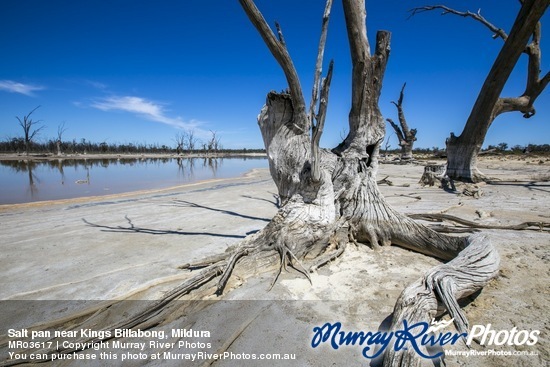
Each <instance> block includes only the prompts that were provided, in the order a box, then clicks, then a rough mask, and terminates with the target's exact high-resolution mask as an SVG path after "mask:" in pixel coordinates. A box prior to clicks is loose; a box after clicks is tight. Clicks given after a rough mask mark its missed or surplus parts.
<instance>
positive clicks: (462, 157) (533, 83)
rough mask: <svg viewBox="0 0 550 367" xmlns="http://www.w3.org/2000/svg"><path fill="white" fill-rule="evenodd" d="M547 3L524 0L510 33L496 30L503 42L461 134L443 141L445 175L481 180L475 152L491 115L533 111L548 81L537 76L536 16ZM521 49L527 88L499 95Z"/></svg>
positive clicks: (463, 179)
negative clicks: (525, 62) (519, 92)
mask: <svg viewBox="0 0 550 367" xmlns="http://www.w3.org/2000/svg"><path fill="white" fill-rule="evenodd" d="M548 4H549V2H548V1H547V0H525V1H524V2H523V5H522V7H521V10H520V12H519V14H518V16H517V18H516V20H515V22H514V25H513V26H512V30H511V31H510V35H508V36H507V35H506V34H504V33H503V32H502V31H500V33H498V36H500V37H503V38H504V39H505V42H504V45H503V47H502V49H501V50H500V53H499V54H498V56H497V58H496V60H495V62H494V64H493V67H492V68H491V70H490V72H489V74H488V75H487V78H486V79H485V82H484V84H483V86H482V88H481V91H480V92H479V95H478V98H477V100H476V102H475V104H474V107H473V109H472V111H471V113H470V116H469V117H468V120H467V122H466V126H465V127H464V130H463V131H462V133H461V134H460V136H458V137H457V136H455V135H454V134H452V133H451V136H450V137H449V138H448V139H447V142H446V144H447V175H448V176H449V177H450V178H453V179H457V180H462V181H467V182H479V181H482V180H484V179H485V177H484V175H483V174H482V173H481V172H480V171H479V170H478V169H477V156H478V154H479V151H480V150H481V146H482V144H483V141H484V140H485V136H486V135H487V131H488V130H489V127H490V126H491V124H492V123H493V121H494V119H495V118H496V117H497V116H498V115H499V114H501V113H503V112H509V111H521V112H523V113H524V117H530V116H532V115H533V114H534V108H533V103H534V101H535V99H536V98H537V97H538V96H539V94H540V93H541V92H542V91H543V90H544V88H545V87H546V85H547V84H548V82H549V81H550V75H549V74H546V76H545V77H544V78H542V79H539V75H540V24H539V20H540V19H541V17H542V15H543V14H544V12H545V10H546V9H547V8H548ZM447 11H448V10H447ZM455 14H456V12H455ZM476 19H477V18H476ZM482 19H483V18H482ZM483 20H484V19H483ZM484 24H485V23H484ZM531 35H533V41H532V42H531V44H530V45H528V46H526V45H527V42H528V41H529V37H530V36H531ZM522 52H526V53H527V54H528V56H529V69H528V77H527V79H528V80H527V87H526V90H525V92H524V94H523V95H522V96H520V97H518V98H500V94H501V92H502V90H503V88H504V85H505V84H506V82H507V80H508V78H509V76H510V74H511V73H512V70H513V69H514V67H515V65H516V63H517V61H518V59H519V56H520V55H521V53H522Z"/></svg>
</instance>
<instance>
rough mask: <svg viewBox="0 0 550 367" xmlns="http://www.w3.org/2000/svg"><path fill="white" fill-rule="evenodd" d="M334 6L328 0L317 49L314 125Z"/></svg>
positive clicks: (310, 106)
mask: <svg viewBox="0 0 550 367" xmlns="http://www.w3.org/2000/svg"><path fill="white" fill-rule="evenodd" d="M331 7H332V0H327V3H326V5H325V11H324V13H323V21H322V25H321V38H320V39H319V48H318V51H317V61H316V63H315V75H314V77H313V90H312V92H311V102H310V105H309V118H310V123H311V124H312V125H313V123H314V122H313V120H314V118H315V106H316V105H317V99H318V98H319V80H320V78H321V72H322V68H323V56H324V53H325V44H326V41H327V30H328V21H329V17H330V10H331Z"/></svg>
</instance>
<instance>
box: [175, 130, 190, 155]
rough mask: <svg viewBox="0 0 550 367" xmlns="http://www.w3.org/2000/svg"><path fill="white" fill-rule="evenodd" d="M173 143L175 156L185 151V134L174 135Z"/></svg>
mask: <svg viewBox="0 0 550 367" xmlns="http://www.w3.org/2000/svg"><path fill="white" fill-rule="evenodd" d="M174 141H175V142H176V154H177V155H180V154H181V153H183V151H184V150H185V144H186V142H187V136H186V133H176V136H175V137H174Z"/></svg>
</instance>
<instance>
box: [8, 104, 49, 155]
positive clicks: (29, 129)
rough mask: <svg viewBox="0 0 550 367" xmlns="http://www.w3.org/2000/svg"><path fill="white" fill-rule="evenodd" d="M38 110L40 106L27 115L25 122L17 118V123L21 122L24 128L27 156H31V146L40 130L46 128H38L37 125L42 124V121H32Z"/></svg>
mask: <svg viewBox="0 0 550 367" xmlns="http://www.w3.org/2000/svg"><path fill="white" fill-rule="evenodd" d="M38 108H40V106H38V107H36V108H35V109H34V110H32V111H31V112H29V113H28V114H27V115H25V116H23V120H21V119H20V118H19V117H18V116H15V118H16V119H17V121H19V125H20V126H21V127H22V128H23V138H24V140H25V154H26V155H29V151H30V145H31V143H32V140H33V139H34V138H35V136H36V134H38V133H39V132H40V130H42V129H43V128H44V126H40V127H36V125H37V124H39V123H40V122H41V121H40V120H37V121H33V119H31V115H32V113H33V112H34V111H36V110H37V109H38ZM33 126H34V128H33Z"/></svg>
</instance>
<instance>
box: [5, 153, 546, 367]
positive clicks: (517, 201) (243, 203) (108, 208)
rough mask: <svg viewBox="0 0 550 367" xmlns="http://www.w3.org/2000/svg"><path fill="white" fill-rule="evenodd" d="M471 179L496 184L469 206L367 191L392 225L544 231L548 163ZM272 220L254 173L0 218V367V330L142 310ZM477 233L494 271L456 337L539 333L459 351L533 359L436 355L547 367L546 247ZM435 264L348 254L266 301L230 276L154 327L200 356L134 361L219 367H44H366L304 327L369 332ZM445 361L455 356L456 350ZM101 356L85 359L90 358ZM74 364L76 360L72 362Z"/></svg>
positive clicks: (452, 197)
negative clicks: (100, 308)
mask: <svg viewBox="0 0 550 367" xmlns="http://www.w3.org/2000/svg"><path fill="white" fill-rule="evenodd" d="M480 168H481V170H482V171H483V172H485V173H486V174H488V175H490V176H492V177H495V178H498V179H500V180H501V181H496V182H495V184H491V185H480V188H481V190H482V191H483V195H482V196H481V197H480V198H478V199H475V198H473V197H470V196H461V195H456V194H452V193H448V192H445V191H443V190H441V189H438V188H435V187H421V186H420V185H419V184H418V180H419V177H420V176H421V174H422V170H423V167H422V166H420V165H405V166H403V165H392V164H388V165H382V166H381V168H380V172H379V178H384V177H386V176H388V179H390V180H391V181H392V182H393V184H394V185H393V186H388V185H381V190H382V192H383V193H384V195H385V196H386V198H387V200H388V201H389V203H390V204H391V205H393V206H394V207H395V208H397V209H398V210H399V211H401V212H403V213H442V212H444V213H447V214H451V215H455V216H459V217H461V218H464V219H467V220H471V221H477V222H479V223H491V224H498V225H509V224H517V223H520V222H526V221H532V222H550V211H549V210H548V209H549V208H550V183H549V182H548V179H549V178H550V161H549V160H548V159H546V158H525V160H518V159H507V158H485V159H483V160H482V162H481V164H480ZM276 210H277V207H276V188H275V187H274V185H273V183H272V181H271V178H270V177H269V173H268V172H267V170H258V171H254V172H251V173H249V174H247V175H246V176H244V177H240V178H235V179H229V180H218V181H211V182H202V183H197V184H192V185H186V186H181V187H177V188H172V189H168V190H161V191H155V192H141V193H130V194H127V195H117V196H111V197H97V198H85V199H75V200H66V201H57V202H48V203H35V204H25V205H9V206H8V205H4V206H0V234H1V245H0V246H1V250H0V251H1V257H0V284H1V287H0V300H3V301H2V303H1V305H2V307H4V308H6V309H7V310H4V311H3V312H2V313H1V314H2V315H1V316H0V321H1V322H0V325H2V329H1V330H0V331H1V334H2V335H4V338H3V339H1V340H0V353H1V359H0V361H3V360H5V359H6V357H7V349H6V340H7V339H6V337H5V336H6V332H7V329H8V328H14V329H19V328H27V327H29V326H30V325H33V324H36V323H40V322H44V321H46V320H49V319H50V318H58V317H62V316H66V315H68V314H71V313H72V312H75V310H79V309H83V308H85V307H88V306H89V305H90V304H96V303H97V302H98V301H97V300H113V299H116V298H121V297H126V296H128V295H129V294H131V293H133V292H138V291H140V290H144V289H147V290H148V292H147V293H139V294H140V297H144V296H143V294H147V296H145V298H147V299H155V298H157V297H159V295H161V294H163V292H165V291H167V290H169V289H171V287H173V286H174V285H177V284H178V283H180V282H181V281H182V280H184V279H185V278H187V277H188V276H189V272H188V271H186V270H181V269H179V268H178V267H179V266H180V265H182V264H184V263H187V262H192V261H194V260H198V259H201V258H203V257H204V256H206V255H211V254H215V253H219V252H222V251H224V250H225V249H226V248H227V247H228V246H229V245H231V244H234V243H236V242H238V241H239V240H240V239H242V238H243V237H244V236H246V235H247V234H249V233H253V232H254V231H257V230H259V229H260V228H262V227H263V226H265V225H266V224H267V222H268V221H269V219H270V218H271V217H272V216H273V215H274V214H275V212H276ZM483 232H484V233H486V234H487V235H488V236H489V237H490V239H491V241H492V242H493V243H494V244H495V245H496V246H497V248H498V250H499V253H500V256H501V271H500V276H499V277H498V279H496V280H495V281H493V282H491V283H490V284H489V285H488V286H487V287H486V288H484V290H483V291H482V292H481V294H480V295H479V296H478V297H477V298H476V299H475V300H473V301H471V302H470V303H469V304H467V305H466V306H465V312H466V314H467V316H468V318H469V321H470V326H472V325H487V324H491V328H492V329H494V330H497V331H500V330H512V329H513V328H514V327H515V328H517V330H528V331H532V330H539V331H540V335H539V337H538V342H537V343H536V344H535V345H533V346H527V345H522V346H515V345H502V346H494V347H490V348H489V347H483V346H479V345H477V344H473V345H472V346H473V348H474V350H476V351H484V350H488V349H495V350H496V351H497V352H498V351H501V352H502V351H504V352H513V353H517V352H518V351H520V352H521V351H525V352H527V353H531V354H536V355H521V356H518V355H513V356H503V355H496V356H495V355H491V356H469V357H466V356H447V357H446V358H445V362H446V364H447V366H495V367H496V366H547V365H548V361H549V360H550V341H549V337H550V317H549V312H548V304H549V303H550V286H549V279H550V276H549V275H550V274H549V273H550V267H549V264H550V251H549V250H550V234H549V233H548V232H543V231H509V230H484V231H483ZM437 264H438V261H437V260H435V259H431V258H428V257H426V256H423V255H420V254H416V253H413V252H410V251H407V250H404V249H401V248H398V247H395V246H392V247H385V248H382V249H381V250H380V251H373V250H371V249H370V248H369V247H367V246H362V247H360V248H357V247H355V246H348V249H347V250H346V252H345V253H344V255H343V256H342V257H341V258H340V259H338V260H336V261H334V262H333V263H332V264H330V265H328V266H326V267H324V268H321V269H320V270H319V271H318V272H317V273H315V274H312V284H310V283H309V282H308V281H307V280H306V279H305V278H304V277H303V276H302V275H300V274H299V273H298V272H296V271H294V270H290V271H289V272H283V274H282V275H281V277H280V278H279V281H278V282H277V284H276V285H275V286H274V288H273V289H272V290H271V291H269V292H268V291H267V288H268V286H269V284H270V283H271V281H272V279H273V276H274V274H273V273H272V272H268V273H263V274H261V275H259V276H258V277H256V278H253V279H248V280H246V281H241V280H240V279H239V277H238V271H237V272H236V275H235V279H233V283H232V287H236V289H234V290H232V291H230V292H228V293H226V294H225V295H224V296H223V297H216V296H212V297H209V301H208V302H212V304H210V303H209V305H208V307H203V306H204V305H202V306H201V307H198V306H197V307H198V308H202V311H200V312H195V313H187V312H188V311H182V313H180V314H178V313H177V312H175V313H174V314H173V315H172V317H171V318H170V319H169V320H165V322H164V325H163V326H161V327H158V329H159V330H166V331H167V332H168V333H170V331H171V330H172V329H183V328H185V329H190V328H192V329H193V330H199V331H209V333H210V336H209V337H205V336H204V337H203V338H202V339H201V337H193V338H191V337H190V338H185V337H182V336H178V337H174V338H175V339H173V340H172V339H167V340H168V341H177V342H189V343H191V342H193V343H200V342H204V343H210V345H209V346H206V345H203V346H201V345H198V344H197V345H189V344H188V345H185V346H183V347H182V346H178V345H177V343H176V345H174V346H166V347H162V348H146V349H148V353H149V354H152V352H153V349H154V351H155V352H162V353H164V352H167V351H171V352H173V353H176V354H177V353H183V352H185V353H196V352H199V351H205V352H208V353H214V352H220V353H223V352H227V353H231V357H234V358H233V359H227V358H226V359H219V360H217V361H215V362H212V360H209V359H208V358H205V359H202V360H195V361H192V360H186V361H185V363H183V364H182V361H181V360H175V359H169V358H168V356H167V355H165V356H164V358H163V359H162V360H161V361H156V360H152V359H151V358H152V357H151V356H150V355H149V356H148V357H147V359H146V360H139V359H133V360H131V361H128V360H127V361H124V362H123V361H121V359H120V354H121V353H122V352H121V350H120V349H116V348H113V346H112V345H111V346H110V349H108V348H104V349H103V352H105V353H106V352H110V353H112V354H117V353H118V357H119V359H117V360H114V359H107V356H105V355H103V356H101V357H102V358H103V357H105V358H103V359H102V360H100V361H97V360H96V361H95V362H84V363H83V362H75V361H68V362H65V363H63V362H54V365H79V366H80V365H94V366H96V365H97V366H105V365H114V366H118V365H121V366H122V365H123V366H127V365H128V366H133V365H136V366H137V365H140V366H141V365H163V366H165V365H174V366H180V365H185V366H187V365H189V366H195V365H196V366H201V365H205V363H206V365H209V364H210V363H213V365H214V366H237V365H238V366H241V365H245V366H246V365H248V366H259V365H264V364H265V363H264V361H258V360H246V359H244V358H246V356H247V354H254V353H256V354H258V355H259V354H261V353H280V354H284V353H288V354H290V355H293V354H294V355H295V358H296V359H295V360H286V361H276V362H275V361H270V364H274V365H278V366H287V365H288V366H340V365H352V366H354V365H369V363H370V362H371V361H370V360H368V359H365V358H364V357H363V356H362V355H361V352H362V347H359V346H343V347H341V348H339V349H338V350H335V349H333V348H331V347H330V346H329V345H327V344H322V345H321V346H320V347H318V348H312V347H311V341H312V335H313V333H312V330H313V328H314V327H316V326H322V325H323V324H324V323H325V322H331V323H335V322H338V321H339V322H341V323H342V326H343V329H344V330H349V331H359V330H364V331H373V332H375V331H377V330H378V329H379V328H381V327H383V325H382V324H383V322H384V320H386V319H387V318H388V316H390V314H391V312H392V310H393V306H394V303H395V300H396V298H397V297H398V295H399V294H400V292H401V291H402V289H403V288H404V287H405V286H406V285H408V284H409V283H411V282H412V281H414V280H415V279H417V278H419V277H420V276H421V274H422V273H423V272H425V271H426V270H428V269H429V268H430V267H432V266H435V265H437ZM140 297H138V298H140ZM14 300H18V301H14ZM48 302H50V303H48ZM147 302H148V301H140V302H139V303H141V304H142V305H143V304H147ZM205 302H206V301H205ZM183 303H184V302H183ZM188 308H189V307H187V308H182V309H186V310H187V309H188ZM132 309H134V308H133V307H129V306H128V305H124V306H120V308H118V309H116V308H114V307H113V312H112V317H113V318H115V319H117V318H119V319H122V318H124V317H129V316H128V314H129V313H131V310H132ZM176 309H177V308H176ZM8 325H9V326H8ZM8 339H9V338H8ZM134 341H139V338H138V339H136V340H134ZM182 348H183V349H182ZM8 349H9V348H8ZM446 349H453V350H462V351H465V350H467V349H466V347H465V346H464V345H463V344H460V343H459V344H456V345H453V346H450V347H446ZM101 351H102V350H98V351H95V352H91V353H95V354H96V356H97V357H98V358H99V357H100V353H101ZM136 352H137V350H136ZM85 353H90V352H89V351H86V352H82V353H79V354H85ZM162 353H161V355H162ZM238 357H240V358H238ZM174 358H175V357H174ZM371 365H376V363H373V364H371Z"/></svg>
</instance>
